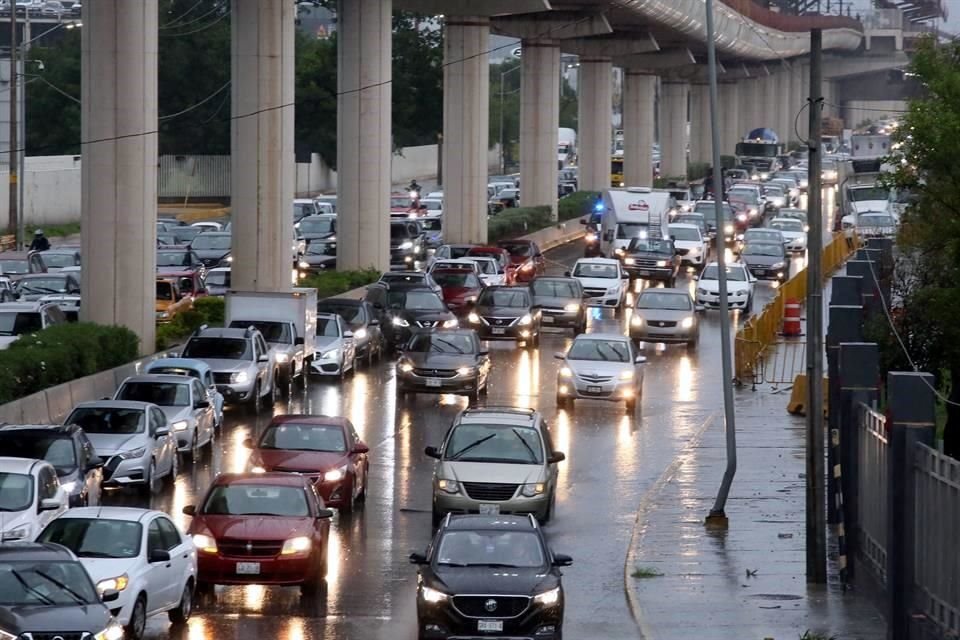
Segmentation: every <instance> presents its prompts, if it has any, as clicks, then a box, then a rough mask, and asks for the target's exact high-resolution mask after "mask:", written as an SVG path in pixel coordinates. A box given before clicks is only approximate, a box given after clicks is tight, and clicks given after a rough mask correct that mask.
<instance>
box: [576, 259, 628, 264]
mask: <svg viewBox="0 0 960 640" xmlns="http://www.w3.org/2000/svg"><path fill="white" fill-rule="evenodd" d="M580 263H583V264H620V261H619V260H614V259H613V258H580V259H579V260H577V264H580Z"/></svg>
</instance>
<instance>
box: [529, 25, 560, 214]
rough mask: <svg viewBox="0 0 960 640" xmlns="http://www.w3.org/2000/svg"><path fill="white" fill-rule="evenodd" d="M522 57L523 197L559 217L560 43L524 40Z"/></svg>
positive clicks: (531, 203)
mask: <svg viewBox="0 0 960 640" xmlns="http://www.w3.org/2000/svg"><path fill="white" fill-rule="evenodd" d="M521 48H522V51H523V56H522V57H521V58H520V66H521V69H520V74H521V78H520V201H521V203H522V204H523V206H538V205H544V206H548V207H550V210H551V211H552V214H553V218H554V219H556V217H557V171H558V166H557V129H559V127H560V45H559V44H558V43H557V42H556V41H555V40H524V41H522V43H521Z"/></svg>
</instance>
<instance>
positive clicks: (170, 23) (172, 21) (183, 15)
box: [159, 0, 206, 29]
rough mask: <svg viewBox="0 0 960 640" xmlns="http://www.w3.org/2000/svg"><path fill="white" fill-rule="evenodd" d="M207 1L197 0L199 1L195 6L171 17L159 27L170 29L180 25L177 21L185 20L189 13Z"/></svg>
mask: <svg viewBox="0 0 960 640" xmlns="http://www.w3.org/2000/svg"><path fill="white" fill-rule="evenodd" d="M205 1H206V0H197V2H196V3H195V4H194V5H193V6H191V7H190V8H189V9H187V10H186V11H184V12H183V13H181V14H180V15H178V16H177V17H176V18H171V19H170V20H169V21H167V22H166V23H164V24H162V25H160V27H159V28H160V29H170V28H172V27H176V26H179V25H177V24H176V23H177V22H180V21H181V20H183V19H184V18H186V17H187V16H188V15H190V14H191V13H193V10H194V9H196V8H197V7H199V6H200V5H202V4H203V3H204V2H205Z"/></svg>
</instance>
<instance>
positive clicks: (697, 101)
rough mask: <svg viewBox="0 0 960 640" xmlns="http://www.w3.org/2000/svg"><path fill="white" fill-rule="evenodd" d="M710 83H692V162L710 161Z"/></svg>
mask: <svg viewBox="0 0 960 640" xmlns="http://www.w3.org/2000/svg"><path fill="white" fill-rule="evenodd" d="M711 149H712V147H711V145H710V85H706V84H693V85H690V162H691V163H693V162H710V154H711V153H712V151H711Z"/></svg>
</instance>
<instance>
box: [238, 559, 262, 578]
mask: <svg viewBox="0 0 960 640" xmlns="http://www.w3.org/2000/svg"><path fill="white" fill-rule="evenodd" d="M237 575H240V576H256V575H260V563H259V562H238V563H237Z"/></svg>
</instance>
